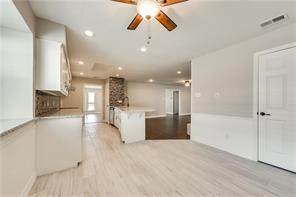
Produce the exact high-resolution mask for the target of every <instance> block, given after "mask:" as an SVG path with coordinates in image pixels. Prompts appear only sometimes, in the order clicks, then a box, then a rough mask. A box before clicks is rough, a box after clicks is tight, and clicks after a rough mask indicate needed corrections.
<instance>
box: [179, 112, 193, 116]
mask: <svg viewBox="0 0 296 197" xmlns="http://www.w3.org/2000/svg"><path fill="white" fill-rule="evenodd" d="M188 115H191V113H183V114H179V116H188Z"/></svg>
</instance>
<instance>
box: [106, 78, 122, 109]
mask: <svg viewBox="0 0 296 197" xmlns="http://www.w3.org/2000/svg"><path fill="white" fill-rule="evenodd" d="M124 96H125V92H124V79H123V78H116V77H110V78H109V103H110V106H121V105H122V104H123V103H119V102H118V101H119V100H123V98H124Z"/></svg>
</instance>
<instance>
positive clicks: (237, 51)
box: [191, 24, 296, 160]
mask: <svg viewBox="0 0 296 197" xmlns="http://www.w3.org/2000/svg"><path fill="white" fill-rule="evenodd" d="M295 41H296V24H292V25H289V26H285V27H282V28H281V29H278V30H275V31H273V32H269V33H266V34H264V35H262V36H259V37H256V38H253V39H250V40H247V41H244V42H241V43H238V44H236V45H233V46H230V47H227V48H225V49H222V50H219V51H216V52H213V53H210V54H207V55H204V56H202V57H198V58H195V59H193V60H192V64H191V70H192V87H191V88H192V115H191V118H192V120H191V126H192V131H191V132H192V134H191V139H192V140H195V141H198V142H201V143H204V144H208V145H210V146H214V147H217V148H220V149H222V150H225V151H228V152H231V153H234V154H237V155H240V156H243V157H246V158H249V159H253V160H256V159H257V152H256V143H257V131H256V128H255V126H254V124H255V121H256V119H254V118H253V111H252V109H253V94H252V93H253V56H254V53H256V52H258V51H262V50H265V49H269V48H272V47H276V46H280V45H283V44H287V43H290V42H295ZM254 147H255V150H254Z"/></svg>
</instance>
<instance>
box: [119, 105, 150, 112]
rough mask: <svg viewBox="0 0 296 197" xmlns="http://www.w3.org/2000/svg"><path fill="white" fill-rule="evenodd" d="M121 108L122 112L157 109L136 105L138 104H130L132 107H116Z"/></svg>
mask: <svg viewBox="0 0 296 197" xmlns="http://www.w3.org/2000/svg"><path fill="white" fill-rule="evenodd" d="M115 108H117V109H119V110H120V111H122V112H152V111H155V110H154V109H151V108H148V107H136V106H130V107H115Z"/></svg>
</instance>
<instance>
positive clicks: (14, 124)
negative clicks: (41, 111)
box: [0, 118, 36, 137]
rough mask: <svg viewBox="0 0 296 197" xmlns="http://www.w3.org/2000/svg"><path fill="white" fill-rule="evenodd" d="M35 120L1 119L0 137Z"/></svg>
mask: <svg viewBox="0 0 296 197" xmlns="http://www.w3.org/2000/svg"><path fill="white" fill-rule="evenodd" d="M35 120H36V118H22V119H2V120H0V137H2V136H4V135H7V134H9V133H11V132H13V131H15V130H17V129H19V128H21V127H23V126H25V125H27V124H29V123H31V122H33V121H35Z"/></svg>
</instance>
